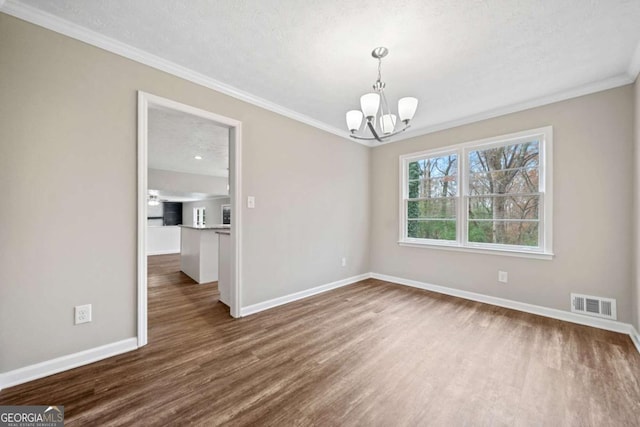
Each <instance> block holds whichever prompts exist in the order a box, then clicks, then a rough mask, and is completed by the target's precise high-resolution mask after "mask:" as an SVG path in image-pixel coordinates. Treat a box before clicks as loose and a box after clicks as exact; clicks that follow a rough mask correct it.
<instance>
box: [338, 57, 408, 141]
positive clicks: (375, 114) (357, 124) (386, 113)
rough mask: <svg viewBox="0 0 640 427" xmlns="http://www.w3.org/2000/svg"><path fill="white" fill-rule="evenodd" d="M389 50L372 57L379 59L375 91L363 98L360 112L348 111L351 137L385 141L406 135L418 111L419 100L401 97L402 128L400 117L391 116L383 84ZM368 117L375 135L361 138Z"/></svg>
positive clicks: (399, 114) (368, 124)
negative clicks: (398, 123) (383, 72)
mask: <svg viewBox="0 0 640 427" xmlns="http://www.w3.org/2000/svg"><path fill="white" fill-rule="evenodd" d="M388 53H389V49H387V48H386V47H377V48H375V49H373V51H372V52H371V56H373V57H374V58H376V59H377V60H378V80H376V82H375V83H374V84H373V90H374V92H371V93H367V94H366V95H362V97H360V108H361V109H362V111H360V110H351V111H348V112H347V126H348V127H349V131H350V132H351V135H350V136H351V137H352V138H355V139H363V140H366V141H374V140H375V141H380V142H382V141H384V140H386V139H388V138H391V137H392V136H394V135H397V134H399V133H400V132H404V131H405V130H407V129H408V128H409V122H410V121H411V119H413V116H414V115H415V113H416V108H418V99H417V98H413V97H410V96H409V97H406V98H401V99H400V100H399V101H398V116H399V117H400V121H401V122H402V124H403V125H402V128H400V129H396V119H397V116H396V115H395V114H392V113H391V109H390V108H389V103H388V102H387V97H386V96H385V94H384V88H385V83H384V82H383V81H382V76H381V70H382V58H384V57H385V56H387V54H388ZM363 118H366V125H365V128H366V129H369V132H370V133H371V135H372V136H362V135H361V134H359V132H362V133H364V132H365V129H362V131H361V130H360V128H361V127H362V119H363Z"/></svg>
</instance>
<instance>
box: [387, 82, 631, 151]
mask: <svg viewBox="0 0 640 427" xmlns="http://www.w3.org/2000/svg"><path fill="white" fill-rule="evenodd" d="M633 82H634V79H631V78H630V77H629V76H628V75H627V74H621V75H619V76H615V77H611V78H608V79H604V80H600V81H597V82H593V83H589V84H586V85H583V86H577V87H575V88H572V89H569V90H567V91H563V92H558V93H554V94H552V95H548V96H543V97H540V98H535V99H531V100H528V101H524V102H519V103H517V104H512V105H508V106H505V107H498V108H495V109H492V110H487V111H483V112H480V113H477V114H471V115H469V116H465V117H461V118H459V119H455V120H450V121H446V122H441V123H436V124H433V125H427V126H424V127H421V128H418V129H414V130H411V131H407V132H405V133H404V134H403V135H401V136H399V137H398V138H396V139H394V140H393V141H386V142H382V143H378V144H375V147H379V146H381V145H384V144H389V142H398V141H402V140H405V139H410V138H415V137H418V136H423V135H426V134H429V133H434V132H438V131H442V130H446V129H451V128H454V127H458V126H462V125H467V124H470V123H475V122H479V121H482V120H487V119H492V118H495V117H500V116H504V115H507V114H511V113H517V112H519V111H524V110H529V109H531V108H535V107H541V106H543V105H548V104H553V103H555V102H560V101H565V100H567V99H572V98H577V97H580V96H584V95H590V94H592V93H596V92H602V91H604V90H608V89H613V88H616V87H620V86H625V85H628V84H631V83H633Z"/></svg>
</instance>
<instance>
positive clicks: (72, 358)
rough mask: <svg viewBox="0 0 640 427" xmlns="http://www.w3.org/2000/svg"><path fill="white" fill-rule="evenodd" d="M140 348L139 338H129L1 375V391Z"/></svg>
mask: <svg viewBox="0 0 640 427" xmlns="http://www.w3.org/2000/svg"><path fill="white" fill-rule="evenodd" d="M137 348H138V340H137V338H127V339H126V340H122V341H118V342H114V343H111V344H106V345H102V346H100V347H95V348H90V349H89V350H84V351H80V352H78V353H73V354H68V355H66V356H62V357H57V358H55V359H51V360H47V361H45V362H40V363H36V364H35V365H30V366H25V367H24V368H19V369H14V370H13V371H8V372H3V373H0V390H2V389H3V388H7V387H13V386H14V385H18V384H23V383H26V382H28V381H32V380H36V379H38V378H43V377H47V376H49V375H53V374H57V373H58V372H62V371H68V370H69V369H73V368H77V367H78V366H83V365H88V364H89V363H93V362H97V361H98V360H102V359H106V358H107V357H112V356H116V355H118V354H121V353H126V352H128V351H131V350H135V349H137Z"/></svg>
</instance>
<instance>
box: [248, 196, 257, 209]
mask: <svg viewBox="0 0 640 427" xmlns="http://www.w3.org/2000/svg"><path fill="white" fill-rule="evenodd" d="M247 207H248V208H249V209H253V208H255V207H256V198H255V197H254V196H248V197H247Z"/></svg>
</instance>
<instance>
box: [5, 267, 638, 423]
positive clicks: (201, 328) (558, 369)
mask: <svg viewBox="0 0 640 427" xmlns="http://www.w3.org/2000/svg"><path fill="white" fill-rule="evenodd" d="M179 265H180V261H179V257H178V256H176V255H160V256H153V257H149V269H148V271H149V344H148V345H147V346H146V347H143V348H141V349H138V350H136V351H133V352H130V353H126V354H123V355H119V356H116V357H113V358H110V359H106V360H103V361H101V362H97V363H94V364H91V365H87V366H83V367H80V368H76V369H73V370H71V371H67V372H64V373H60V374H57V375H53V376H50V377H47V378H43V379H41V380H37V381H32V382H30V383H27V384H23V385H20V386H16V387H12V388H9V389H6V390H3V391H2V392H0V404H3V405H6V404H23V405H24V404H62V405H65V415H66V425H68V426H92V425H100V426H104V425H114V426H120V425H173V424H193V425H207V426H212V425H239V426H244V425H247V426H248V425H266V426H308V425H320V426H351V425H366V426H389V425H394V426H396V425H398V426H405V425H406V426H416V425H429V426H465V425H469V426H477V425H479V426H484V425H486V426H501V425H504V426H514V425H522V426H534V425H535V426H540V425H554V426H555V425H569V426H572V425H575V426H590V425H593V426H596V425H598V426H609V425H611V426H637V425H640V422H639V419H640V416H639V414H640V355H638V353H637V352H636V350H635V348H634V347H633V344H632V343H631V341H630V339H629V337H627V336H624V335H622V334H616V333H612V332H608V331H602V330H598V329H593V328H589V327H586V326H580V325H575V324H570V323H566V322H562V321H559V320H554V319H548V318H543V317H539V316H535V315H531V314H527V313H521V312H516V311H512V310H508V309H504V308H500V307H494V306H489V305H484V304H480V303H476V302H472V301H467V300H463V299H458V298H454V297H449V296H445V295H441V294H436V293H432V292H428V291H423V290H418V289H412V288H407V287H402V286H398V285H393V284H390V283H386V282H383V281H379V280H373V279H369V280H365V281H362V282H359V283H356V284H354V285H350V286H346V287H343V288H340V289H336V290H333V291H330V292H327V293H324V294H320V295H316V296H313V297H310V298H307V299H304V300H301V301H297V302H294V303H291V304H287V305H285V306H282V307H278V308H275V309H272V310H269V311H266V312H262V313H259V314H256V315H253V316H249V317H247V318H242V319H232V318H230V316H229V310H228V308H227V307H226V306H224V305H223V304H221V303H220V302H219V301H218V297H219V293H218V289H217V283H210V284H204V285H198V284H196V283H194V282H193V280H191V279H190V278H189V277H188V276H186V275H184V274H183V273H181V272H180V271H179Z"/></svg>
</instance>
